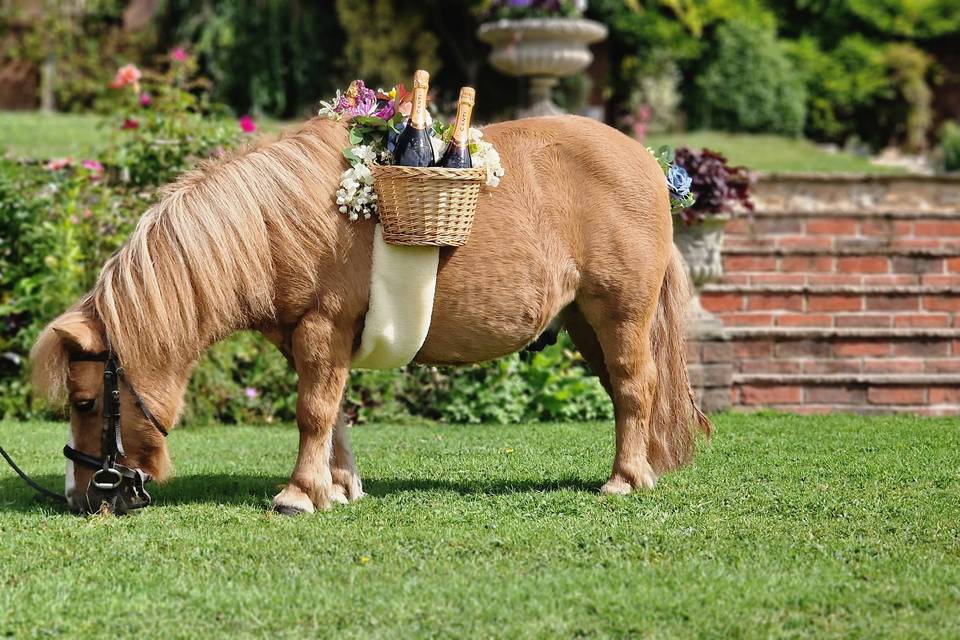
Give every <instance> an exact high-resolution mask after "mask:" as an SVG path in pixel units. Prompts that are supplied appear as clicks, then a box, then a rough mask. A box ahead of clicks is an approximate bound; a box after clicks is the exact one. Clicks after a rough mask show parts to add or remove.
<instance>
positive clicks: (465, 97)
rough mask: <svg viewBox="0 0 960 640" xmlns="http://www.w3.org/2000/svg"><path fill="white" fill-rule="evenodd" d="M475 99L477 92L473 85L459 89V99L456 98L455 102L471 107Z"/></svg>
mask: <svg viewBox="0 0 960 640" xmlns="http://www.w3.org/2000/svg"><path fill="white" fill-rule="evenodd" d="M476 99H477V92H476V90H475V89H474V88H473V87H463V88H461V89H460V99H459V100H457V102H459V103H460V104H465V105H468V106H471V107H472V106H473V105H474V103H475V102H476Z"/></svg>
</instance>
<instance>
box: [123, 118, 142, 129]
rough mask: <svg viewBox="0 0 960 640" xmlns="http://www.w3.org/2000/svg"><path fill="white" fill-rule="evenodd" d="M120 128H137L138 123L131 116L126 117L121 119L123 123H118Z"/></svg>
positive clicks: (138, 126)
mask: <svg viewBox="0 0 960 640" xmlns="http://www.w3.org/2000/svg"><path fill="white" fill-rule="evenodd" d="M120 128H121V129H139V128H140V123H139V122H137V121H136V120H134V119H133V118H127V119H126V120H124V121H123V124H122V125H120Z"/></svg>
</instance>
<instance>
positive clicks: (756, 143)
mask: <svg viewBox="0 0 960 640" xmlns="http://www.w3.org/2000/svg"><path fill="white" fill-rule="evenodd" d="M646 144H647V146H650V147H653V148H654V149H656V148H657V147H658V146H660V145H664V144H667V145H670V146H671V147H681V146H686V147H693V148H704V147H705V148H707V149H713V150H714V151H720V152H721V153H723V154H724V155H725V156H727V159H728V160H730V161H731V162H733V163H734V164H742V165H744V166H746V167H749V168H750V169H753V170H755V171H771V172H774V171H775V172H794V173H797V172H801V173H807V172H815V173H904V170H903V169H901V168H899V167H886V166H880V165H875V164H872V163H871V162H870V161H869V160H868V159H867V158H864V157H861V156H856V155H853V154H852V153H845V152H838V153H827V152H826V151H824V150H822V149H820V148H818V147H817V145H815V144H814V143H812V142H810V141H809V140H804V139H796V138H784V137H781V136H772V135H750V134H742V133H724V132H721V131H693V132H690V133H670V134H664V135H658V136H650V137H649V138H648V139H647V141H646Z"/></svg>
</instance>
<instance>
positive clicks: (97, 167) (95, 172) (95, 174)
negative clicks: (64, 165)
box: [80, 160, 103, 182]
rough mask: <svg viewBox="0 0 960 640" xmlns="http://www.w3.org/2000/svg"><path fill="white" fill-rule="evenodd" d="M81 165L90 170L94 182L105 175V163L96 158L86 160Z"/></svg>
mask: <svg viewBox="0 0 960 640" xmlns="http://www.w3.org/2000/svg"><path fill="white" fill-rule="evenodd" d="M80 166H81V167H83V168H84V169H86V170H87V171H89V172H90V179H91V180H93V181H94V182H96V181H97V180H99V179H100V178H102V177H103V165H102V164H100V163H99V162H97V161H96V160H84V161H83V162H81V163H80Z"/></svg>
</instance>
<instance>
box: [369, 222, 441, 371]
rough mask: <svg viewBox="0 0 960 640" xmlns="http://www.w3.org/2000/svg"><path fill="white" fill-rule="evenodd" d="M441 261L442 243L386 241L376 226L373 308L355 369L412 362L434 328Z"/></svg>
mask: <svg viewBox="0 0 960 640" xmlns="http://www.w3.org/2000/svg"><path fill="white" fill-rule="evenodd" d="M439 262H440V248H439V247H403V246H397V245H392V244H387V243H386V242H384V241H383V230H382V229H381V227H380V225H379V224H378V225H377V227H376V231H375V232H374V236H373V264H372V268H371V271H370V307H369V309H368V310H367V317H366V320H365V323H364V326H363V336H361V339H360V348H359V349H358V350H357V352H356V353H355V354H354V355H353V362H352V363H351V364H352V366H353V367H355V368H358V369H393V368H394V367H402V366H403V365H405V364H407V363H408V362H410V361H411V360H413V357H414V356H415V355H417V352H418V351H420V347H422V346H423V341H424V340H426V339H427V331H429V329H430V315H431V314H432V313H433V294H434V291H435V290H436V288H437V266H438V264H439Z"/></svg>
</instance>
